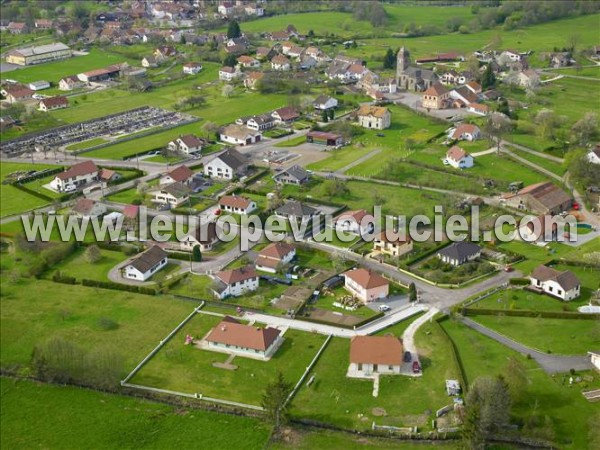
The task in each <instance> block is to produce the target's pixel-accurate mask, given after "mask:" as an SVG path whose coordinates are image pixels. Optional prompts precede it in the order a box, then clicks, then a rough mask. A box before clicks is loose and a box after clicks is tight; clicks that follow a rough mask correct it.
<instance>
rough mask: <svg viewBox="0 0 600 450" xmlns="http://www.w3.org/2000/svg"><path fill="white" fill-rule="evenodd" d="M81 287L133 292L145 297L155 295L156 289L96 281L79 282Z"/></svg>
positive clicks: (85, 280) (84, 280)
mask: <svg viewBox="0 0 600 450" xmlns="http://www.w3.org/2000/svg"><path fill="white" fill-rule="evenodd" d="M81 284H82V285H83V286H88V287H97V288H102V289H114V290H116V291H126V292H135V293H137V294H145V295H156V289H154V288H151V287H146V286H133V285H129V284H119V283H113V282H112V281H98V280H88V279H85V278H84V279H83V280H81Z"/></svg>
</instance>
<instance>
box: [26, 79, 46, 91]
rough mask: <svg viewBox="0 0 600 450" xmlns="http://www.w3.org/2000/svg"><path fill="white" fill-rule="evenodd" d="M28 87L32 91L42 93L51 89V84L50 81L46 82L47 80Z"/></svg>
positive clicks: (34, 82) (30, 84)
mask: <svg viewBox="0 0 600 450" xmlns="http://www.w3.org/2000/svg"><path fill="white" fill-rule="evenodd" d="M27 87H28V88H29V89H31V90H32V91H41V90H44V89H49V88H50V83H49V82H48V81H45V80H41V81H32V82H31V83H29V84H28V85H27Z"/></svg>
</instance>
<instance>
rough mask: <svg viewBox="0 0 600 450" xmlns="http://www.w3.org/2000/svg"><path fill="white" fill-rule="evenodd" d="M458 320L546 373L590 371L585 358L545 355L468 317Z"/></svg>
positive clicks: (590, 364)
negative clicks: (526, 359)
mask: <svg viewBox="0 0 600 450" xmlns="http://www.w3.org/2000/svg"><path fill="white" fill-rule="evenodd" d="M459 320H460V321H461V322H462V323H463V324H465V325H466V326H468V327H469V328H472V329H474V330H475V331H477V332H479V333H481V334H483V335H485V336H488V337H490V338H492V339H493V340H495V341H497V342H499V343H501V344H503V345H506V346H507V347H509V348H511V349H513V350H515V351H516V352H519V353H521V354H522V355H531V357H532V358H533V359H535V360H536V361H537V363H538V364H539V365H540V366H541V367H542V369H544V370H545V371H546V372H548V373H550V374H552V373H562V372H568V371H569V370H570V369H575V370H590V369H592V363H591V361H590V359H589V358H588V357H587V356H560V355H551V354H550V355H549V354H547V353H543V352H540V351H538V350H534V349H532V348H530V347H527V346H525V345H523V344H520V343H519V342H517V341H514V340H512V339H510V338H508V337H506V336H504V335H502V334H500V333H497V332H496V331H494V330H491V329H489V328H487V327H484V326H483V325H481V324H479V323H477V322H475V321H474V320H471V319H469V318H468V317H459Z"/></svg>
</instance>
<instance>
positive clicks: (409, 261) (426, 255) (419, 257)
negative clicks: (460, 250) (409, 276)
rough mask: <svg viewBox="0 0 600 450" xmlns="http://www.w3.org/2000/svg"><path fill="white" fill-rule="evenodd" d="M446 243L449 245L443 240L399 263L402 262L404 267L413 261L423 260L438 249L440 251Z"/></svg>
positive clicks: (413, 262) (448, 243) (447, 243)
mask: <svg viewBox="0 0 600 450" xmlns="http://www.w3.org/2000/svg"><path fill="white" fill-rule="evenodd" d="M448 245H450V242H443V243H441V244H439V245H436V246H435V247H433V248H431V249H429V250H427V251H426V252H424V253H421V254H420V255H417V256H415V257H414V258H411V259H409V260H408V261H405V262H402V263H401V264H402V266H406V268H408V267H410V266H412V265H413V264H415V263H418V262H420V261H423V260H424V259H425V258H427V257H429V256H431V255H433V254H434V253H437V252H438V251H440V250H441V249H443V248H444V247H447V246H448Z"/></svg>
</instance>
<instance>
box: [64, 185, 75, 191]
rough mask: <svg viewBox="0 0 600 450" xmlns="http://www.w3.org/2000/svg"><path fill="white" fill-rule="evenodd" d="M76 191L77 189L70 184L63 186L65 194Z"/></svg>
mask: <svg viewBox="0 0 600 450" xmlns="http://www.w3.org/2000/svg"><path fill="white" fill-rule="evenodd" d="M76 190H77V187H75V186H74V185H72V184H68V185H67V186H65V192H73V191H76Z"/></svg>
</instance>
